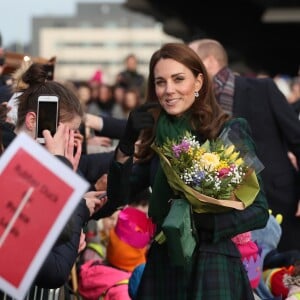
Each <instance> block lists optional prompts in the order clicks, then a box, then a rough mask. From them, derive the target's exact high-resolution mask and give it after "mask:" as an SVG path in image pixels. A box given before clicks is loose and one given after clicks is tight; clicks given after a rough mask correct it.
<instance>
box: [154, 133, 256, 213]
mask: <svg viewBox="0 0 300 300" xmlns="http://www.w3.org/2000/svg"><path fill="white" fill-rule="evenodd" d="M152 148H153V149H154V150H155V151H156V152H157V153H158V155H159V156H160V160H161V166H162V168H163V170H164V172H165V174H166V177H167V179H168V182H169V184H170V186H171V188H172V189H173V190H174V191H175V192H176V193H178V194H181V193H183V194H184V195H185V197H186V198H187V200H188V201H189V202H190V203H191V204H192V206H193V209H194V211H196V212H199V213H200V212H217V211H220V212H221V211H224V209H226V208H227V209H228V208H235V209H240V210H242V209H244V208H245V207H247V206H249V205H250V204H251V203H252V202H253V201H254V199H255V197H256V195H257V194H258V192H259V184H258V181H257V178H256V174H255V171H254V170H253V168H252V167H251V166H250V164H249V161H248V163H246V159H245V157H242V155H241V154H240V151H238V150H237V149H236V147H235V145H233V144H232V143H231V144H230V143H228V142H227V141H224V139H222V138H221V137H219V138H217V139H215V140H212V141H209V140H207V141H206V142H205V143H203V144H200V143H199V142H198V141H197V140H196V137H195V136H193V135H192V134H191V133H190V132H186V133H185V134H184V135H183V136H181V137H179V138H178V139H176V140H175V139H172V140H171V139H167V141H166V142H165V143H164V144H163V145H161V146H157V145H152Z"/></svg>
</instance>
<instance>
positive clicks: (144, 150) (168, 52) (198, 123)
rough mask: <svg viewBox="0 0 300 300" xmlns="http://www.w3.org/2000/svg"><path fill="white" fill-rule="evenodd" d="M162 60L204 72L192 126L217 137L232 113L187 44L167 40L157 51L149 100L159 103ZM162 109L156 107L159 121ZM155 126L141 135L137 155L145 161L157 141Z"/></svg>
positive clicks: (147, 94) (192, 113)
mask: <svg viewBox="0 0 300 300" xmlns="http://www.w3.org/2000/svg"><path fill="white" fill-rule="evenodd" d="M161 59H173V60H175V61H177V62H179V63H181V64H183V65H184V66H186V67H187V68H189V69H190V70H191V71H192V73H193V74H194V76H195V77H197V76H198V75H199V74H203V85H202V87H201V89H200V91H199V96H197V97H196V99H195V102H194V103H193V105H192V107H191V108H190V112H191V126H192V129H193V130H195V131H196V132H198V133H199V134H200V135H202V136H203V137H204V138H208V139H214V138H216V137H217V135H218V134H219V131H220V129H221V127H222V126H223V124H224V122H225V121H226V120H228V118H229V116H228V115H227V114H225V113H224V111H223V110H222V109H221V107H220V106H219V105H218V103H217V101H216V98H215V96H214V91H213V87H212V83H211V80H210V78H209V76H208V73H207V71H206V69H205V66H204V64H203V63H202V61H201V59H200V58H199V57H198V55H197V54H196V53H195V52H194V50H192V49H191V48H190V47H188V46H187V45H185V44H183V43H167V44H164V45H163V46H162V47H161V48H160V49H159V50H157V51H156V52H154V54H153V55H152V57H151V59H150V63H149V76H148V83H147V92H146V102H158V99H157V96H156V93H155V81H154V68H155V66H156V64H157V63H158V61H160V60H161ZM160 110H161V108H158V109H156V110H153V115H154V119H155V124H156V122H157V120H158V116H159V113H160ZM155 128H156V126H154V128H153V129H148V130H144V131H143V132H142V134H141V144H140V145H139V146H138V151H137V154H136V156H137V158H139V159H141V160H144V159H147V158H149V156H151V154H152V151H151V148H150V145H151V143H152V142H153V140H154V134H155Z"/></svg>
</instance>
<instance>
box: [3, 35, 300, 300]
mask: <svg viewBox="0 0 300 300" xmlns="http://www.w3.org/2000/svg"><path fill="white" fill-rule="evenodd" d="M0 62H1V65H3V64H4V63H5V59H4V58H3V59H2V60H1V61H0ZM24 64H25V62H24ZM1 70H2V69H0V71H1ZM296 75H297V74H295V78H293V80H291V81H290V86H289V94H288V96H285V95H284V93H283V92H282V91H281V90H280V87H279V86H278V85H277V84H276V81H275V80H274V78H271V77H270V76H266V77H264V78H261V77H260V78H259V76H253V75H252V76H247V75H245V74H237V73H236V72H235V71H234V70H232V69H231V68H230V62H229V61H228V55H227V52H226V50H225V48H224V47H223V46H222V44H221V43H220V42H219V41H217V40H213V39H199V40H195V41H191V42H190V43H189V44H185V43H167V44H164V45H162V46H161V48H159V49H157V51H155V52H154V53H153V54H152V56H151V57H150V58H149V74H148V77H147V78H146V77H144V75H142V74H140V73H139V71H138V60H137V57H136V56H135V55H133V54H130V55H128V56H127V57H126V59H125V69H124V70H121V71H120V73H119V74H118V75H117V76H116V79H115V82H114V83H113V84H108V83H106V82H103V78H102V76H101V73H99V72H97V74H95V75H94V76H92V78H91V79H90V80H89V81H86V82H72V81H68V82H59V81H57V80H55V74H54V78H49V77H48V73H47V67H46V66H45V65H43V64H40V63H32V62H26V65H23V66H20V68H19V69H18V70H16V71H14V73H12V74H10V76H9V78H8V77H7V76H5V77H3V78H1V81H0V84H1V87H0V94H1V96H0V99H1V114H0V115H1V127H0V128H1V132H0V133H1V153H3V151H5V150H6V148H7V147H9V145H10V143H11V142H12V141H13V140H14V138H15V137H16V136H17V135H18V134H19V133H20V132H25V133H27V134H28V135H29V136H31V137H32V138H33V139H35V138H36V122H37V99H38V97H39V96H40V95H56V96H58V97H59V126H58V128H57V131H56V133H55V134H53V135H51V133H50V132H49V131H48V130H45V131H44V137H45V145H44V146H45V147H46V149H47V150H48V151H49V152H50V153H51V154H53V155H55V156H56V157H57V158H58V159H60V160H61V161H63V162H64V163H66V164H67V165H69V167H70V168H72V169H73V171H74V172H76V173H77V174H79V175H80V176H82V177H83V178H84V179H85V180H87V181H88V182H89V184H90V188H89V191H88V192H87V193H85V194H84V195H82V200H81V201H80V203H79V205H78V207H77V209H76V210H75V211H74V212H73V215H72V217H71V219H70V220H68V221H67V225H66V227H65V229H64V230H63V232H62V233H61V235H60V236H59V238H58V240H57V242H56V243H55V245H54V246H53V247H52V249H51V250H50V252H49V255H48V257H47V259H46V260H45V262H44V263H43V266H42V267H41V269H40V271H39V272H38V274H37V276H36V278H35V281H34V283H33V286H38V287H42V288H48V289H51V288H58V287H61V286H64V285H65V286H69V292H70V293H71V295H72V294H73V295H76V296H78V295H80V296H81V297H82V298H83V299H99V298H100V297H103V299H122V300H123V299H124V300H126V299H136V300H146V299H164V300H165V299H180V300H184V299H186V300H189V299H191V300H194V299H197V300H202V299H205V300H210V299H211V300H218V299H220V300H221V299H222V300H224V299H225V300H226V299H228V300H246V299H249V300H250V299H251V300H253V299H261V300H271V299H274V300H275V299H277V300H279V299H293V298H288V297H293V295H294V294H295V295H296V294H297V293H299V288H297V285H298V287H299V284H300V283H299V279H298V276H299V270H298V269H299V262H300V242H299V239H298V234H297V232H298V231H299V229H300V219H299V216H300V189H299V187H300V176H299V175H300V174H299V170H300V169H299V168H300V126H299V125H300V121H299V103H300V102H299V101H300V80H299V77H297V76H296ZM2 79H3V80H2ZM224 130H225V131H227V132H229V133H230V134H229V137H230V138H231V141H232V143H233V144H235V145H236V146H237V144H239V145H240V146H241V147H240V150H241V152H243V153H244V154H247V155H248V154H249V155H250V156H251V157H255V158H257V160H258V162H259V163H260V164H261V165H262V166H263V170H260V171H259V172H257V174H256V177H255V178H256V180H257V185H258V186H259V189H258V192H257V193H256V194H255V197H253V199H252V201H251V203H249V204H248V205H247V206H246V207H244V208H243V209H234V208H231V209H227V210H224V211H223V210H222V211H220V210H219V208H218V207H217V205H211V204H208V205H207V206H205V205H204V210H202V211H199V210H198V209H197V207H195V206H194V205H193V203H191V202H190V197H189V196H188V195H187V194H186V193H185V192H178V190H176V188H174V180H173V179H174V174H173V175H172V174H171V175H170V174H169V173H168V174H167V173H166V171H165V169H164V167H163V161H162V159H161V158H160V157H159V156H158V155H157V153H156V152H155V149H154V147H153V145H155V146H157V147H162V146H163V145H165V143H166V142H167V141H169V140H172V139H173V140H174V139H177V138H178V137H180V136H182V135H183V134H184V133H186V132H190V133H192V134H193V135H194V136H195V139H196V140H197V141H198V142H199V143H201V144H203V143H204V142H205V141H206V140H210V141H214V140H216V139H217V138H218V137H219V136H220V133H221V132H223V131H224ZM219 164H220V168H221V167H222V166H223V168H224V162H223V165H222V162H219ZM226 174H227V173H226ZM199 176H200V175H199ZM225 176H226V175H225ZM228 176H230V175H228ZM198 179H199V178H198ZM199 180H200V179H199ZM213 180H217V179H213ZM177 199H183V200H185V201H187V202H188V204H189V207H190V214H189V216H190V218H191V220H192V222H191V224H190V225H191V228H190V229H193V230H190V233H192V234H193V235H194V237H196V244H195V247H194V248H193V253H192V256H191V257H189V259H188V260H186V262H185V263H184V264H183V265H178V264H177V263H176V262H175V261H174V257H173V256H172V255H171V247H172V246H173V244H172V243H171V238H169V237H168V236H167V237H166V235H164V234H162V233H163V232H164V222H165V220H166V218H167V217H168V216H169V214H170V212H171V211H172V210H173V207H175V205H173V204H174V203H175V202H176V200H177ZM216 207H217V208H216ZM276 216H282V220H278V219H277V221H276V218H275V217H276ZM181 221H182V220H181V219H180V216H179V215H178V220H177V221H176V222H177V223H178V224H181V223H180V222H181ZM246 236H247V240H244V241H243V238H245V237H246ZM236 241H239V242H241V241H242V242H241V243H240V244H239V242H236ZM244 242H245V243H244ZM74 267H75V269H76V271H77V274H76V280H77V283H78V288H76V287H74V284H73V283H72V282H71V277H70V276H71V270H72V268H74ZM274 282H275V283H274ZM274 285H276V287H280V288H274ZM295 286H296V287H295ZM0 296H1V294H0Z"/></svg>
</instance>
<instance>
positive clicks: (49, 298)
mask: <svg viewBox="0 0 300 300" xmlns="http://www.w3.org/2000/svg"><path fill="white" fill-rule="evenodd" d="M65 299H67V298H66V297H65V289H64V287H61V288H57V289H43V288H39V287H37V286H34V287H32V288H31V289H30V291H29V292H28V294H27V296H26V297H25V298H24V300H65ZM0 300H15V298H12V297H10V296H8V295H7V294H4V293H3V292H2V291H0Z"/></svg>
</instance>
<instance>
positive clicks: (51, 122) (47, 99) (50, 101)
mask: <svg viewBox="0 0 300 300" xmlns="http://www.w3.org/2000/svg"><path fill="white" fill-rule="evenodd" d="M58 119H59V102H58V97H57V96H53V95H42V96H39V98H38V105H37V120H36V140H37V141H38V142H39V143H41V144H44V143H45V139H44V137H43V130H45V129H48V130H49V131H50V132H51V135H54V134H55V132H56V129H57V126H58Z"/></svg>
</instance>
